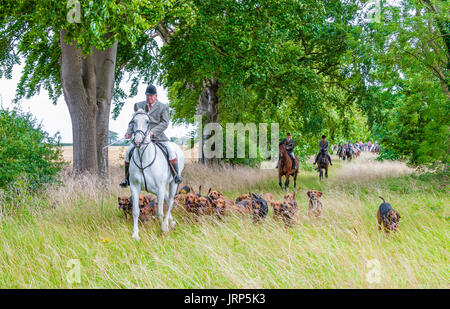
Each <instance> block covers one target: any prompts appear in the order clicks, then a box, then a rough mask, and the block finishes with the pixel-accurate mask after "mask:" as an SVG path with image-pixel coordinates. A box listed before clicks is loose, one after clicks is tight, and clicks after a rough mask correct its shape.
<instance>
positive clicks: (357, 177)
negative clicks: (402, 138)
mask: <svg viewBox="0 0 450 309" xmlns="http://www.w3.org/2000/svg"><path fill="white" fill-rule="evenodd" d="M375 159H376V155H374V154H372V153H370V152H363V153H361V155H360V156H359V157H358V158H356V159H353V160H352V161H351V162H346V164H344V165H343V167H342V168H341V169H340V170H339V171H338V172H337V174H336V179H337V180H340V181H356V182H363V181H369V180H376V179H383V178H393V177H401V176H406V175H410V174H413V173H414V169H413V168H410V167H408V166H407V165H406V163H404V162H400V161H376V160H375Z"/></svg>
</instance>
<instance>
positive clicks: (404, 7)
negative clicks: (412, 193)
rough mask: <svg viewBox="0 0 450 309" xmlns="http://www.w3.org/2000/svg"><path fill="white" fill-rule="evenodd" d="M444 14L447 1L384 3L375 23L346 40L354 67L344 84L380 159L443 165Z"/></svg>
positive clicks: (446, 98) (446, 147) (446, 131)
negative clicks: (365, 122) (378, 149)
mask: <svg viewBox="0 0 450 309" xmlns="http://www.w3.org/2000/svg"><path fill="white" fill-rule="evenodd" d="M448 12H450V7H449V2H448V1H427V0H408V1H402V2H401V3H400V4H399V5H393V4H388V3H385V5H384V8H383V12H382V20H381V23H364V22H363V23H360V30H361V31H359V32H357V33H354V37H353V38H352V39H351V42H352V44H353V50H354V51H355V53H354V56H353V57H355V58H356V63H357V64H358V66H356V67H355V66H353V70H350V72H351V79H350V80H349V81H350V83H351V85H353V88H355V89H359V91H356V95H357V97H358V103H359V106H360V107H361V109H362V110H363V111H364V112H365V114H366V115H367V118H368V124H369V127H370V129H371V131H372V136H373V137H374V138H375V139H378V140H379V141H380V143H381V145H382V153H381V156H380V158H387V159H398V158H406V159H407V160H409V162H410V163H411V164H414V165H420V164H429V163H435V162H439V161H440V162H444V163H446V162H448V153H449V151H450V143H449V142H450V127H449V122H448V119H449V117H450V94H449V77H448V73H449V69H450V67H449V66H450V44H449V40H448V38H449V35H450V31H449V30H450V28H449V22H448V20H449V18H448V17H449V16H448ZM357 85H358V86H357Z"/></svg>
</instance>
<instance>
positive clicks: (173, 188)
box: [164, 181, 178, 228]
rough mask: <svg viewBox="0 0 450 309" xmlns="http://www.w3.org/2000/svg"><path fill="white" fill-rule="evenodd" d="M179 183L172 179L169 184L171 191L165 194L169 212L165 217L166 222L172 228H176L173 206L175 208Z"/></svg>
mask: <svg viewBox="0 0 450 309" xmlns="http://www.w3.org/2000/svg"><path fill="white" fill-rule="evenodd" d="M177 188H178V185H177V184H176V183H175V181H172V182H171V184H170V185H169V193H168V194H167V192H166V194H165V196H166V204H167V213H166V218H165V220H164V221H165V224H166V225H167V226H169V227H171V228H175V225H176V223H175V220H174V219H173V218H172V208H173V199H174V196H175V194H176V193H177Z"/></svg>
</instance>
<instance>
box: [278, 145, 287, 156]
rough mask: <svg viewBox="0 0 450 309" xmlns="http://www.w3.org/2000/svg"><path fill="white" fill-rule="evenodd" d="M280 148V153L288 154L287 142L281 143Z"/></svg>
mask: <svg viewBox="0 0 450 309" xmlns="http://www.w3.org/2000/svg"><path fill="white" fill-rule="evenodd" d="M278 150H279V153H280V155H284V154H287V151H286V144H285V143H280V145H279V146H278Z"/></svg>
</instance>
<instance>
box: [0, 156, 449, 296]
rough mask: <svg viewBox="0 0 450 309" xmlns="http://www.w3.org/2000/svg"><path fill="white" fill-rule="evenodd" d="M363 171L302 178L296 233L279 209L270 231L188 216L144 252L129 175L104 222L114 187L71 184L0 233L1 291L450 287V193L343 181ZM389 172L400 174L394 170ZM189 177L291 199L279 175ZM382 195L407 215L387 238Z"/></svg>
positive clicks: (178, 215) (193, 173) (147, 232)
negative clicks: (372, 275)
mask: <svg viewBox="0 0 450 309" xmlns="http://www.w3.org/2000/svg"><path fill="white" fill-rule="evenodd" d="M357 160H359V159H357ZM361 161H362V162H363V160H361ZM373 163H377V164H378V162H373ZM353 164H358V162H354V163H353V162H352V163H347V162H345V163H344V162H338V161H335V165H334V166H333V167H332V168H331V169H330V178H329V179H328V180H327V181H322V182H320V181H319V180H318V174H317V173H316V172H307V171H302V172H301V173H300V175H299V179H298V182H299V185H300V187H301V189H300V192H299V193H298V197H297V202H298V204H299V211H300V218H299V223H298V224H297V225H295V226H294V227H292V228H285V227H284V225H283V224H281V222H278V221H276V220H274V219H273V218H272V211H270V212H269V215H268V217H267V218H266V220H265V221H264V222H262V223H261V224H254V223H253V222H252V220H251V219H250V218H245V217H229V218H226V219H225V220H224V221H222V222H220V221H217V220H215V219H213V218H210V219H208V220H204V221H203V223H201V224H193V223H191V222H189V221H185V220H184V215H183V212H182V211H180V209H176V211H175V214H174V216H175V219H176V220H177V222H178V227H177V229H176V230H174V231H172V232H171V233H170V234H168V235H166V236H161V234H160V228H159V225H158V223H156V222H149V223H148V224H146V225H143V226H142V228H141V232H140V235H141V238H142V241H141V242H139V243H137V242H135V241H133V240H132V239H131V231H132V223H131V221H125V220H124V218H123V216H122V213H121V212H120V211H119V210H118V209H117V205H116V202H117V195H119V194H129V191H128V190H123V189H120V188H119V187H118V186H117V184H118V183H119V181H120V180H121V178H122V170H121V169H120V168H119V167H113V168H112V169H111V183H108V184H107V187H106V192H107V193H106V195H105V204H104V209H103V215H101V213H100V208H99V201H100V198H101V188H102V182H101V181H100V180H99V179H95V178H94V177H92V176H89V175H83V176H77V177H72V176H70V174H67V175H65V177H66V178H65V185H64V186H62V187H60V188H53V189H49V195H50V198H51V199H53V201H54V202H56V203H57V204H58V206H57V207H56V208H50V209H48V210H47V211H43V212H39V213H36V214H35V215H33V216H30V217H20V218H19V217H6V218H4V220H3V221H2V222H1V223H0V247H1V248H2V250H0V287H2V288H5V287H12V288H14V287H20V288H24V287H26V288H44V287H46V288H86V287H101V288H137V287H147V288H364V287H367V288H436V287H441V288H448V282H449V279H450V278H449V273H450V272H449V263H448V260H449V253H448V243H449V227H448V216H449V213H448V205H449V204H450V203H449V202H450V199H449V195H448V187H447V186H443V187H442V186H441V187H439V186H437V184H438V183H439V181H440V180H438V179H434V178H431V179H426V180H423V179H420V178H418V177H415V176H413V175H409V176H403V177H398V178H397V177H391V176H386V177H378V178H377V179H370V178H369V179H367V178H365V179H366V180H367V181H363V182H360V181H357V182H356V181H352V180H351V178H349V179H346V181H342V178H340V177H339V176H338V175H339V174H340V173H341V170H342V169H343V170H344V171H345V170H346V169H347V168H349V167H348V166H351V165H353ZM361 164H362V163H361ZM364 164H365V163H364ZM364 164H362V165H364ZM368 164H371V162H368ZM380 164H381V166H378V168H382V169H384V170H385V171H389V168H386V165H384V164H390V163H389V162H384V163H380ZM184 177H185V179H186V182H188V183H190V184H192V185H193V186H198V185H200V184H202V186H204V187H205V188H207V187H209V186H211V187H214V188H218V189H220V190H223V191H224V193H225V194H226V195H227V196H228V197H234V196H236V195H237V194H238V193H245V192H248V191H257V192H259V191H265V192H266V191H271V192H273V193H274V195H275V199H278V200H280V199H282V197H283V195H284V194H285V192H284V191H282V190H280V189H279V188H278V180H277V177H276V171H275V170H266V171H259V170H250V169H247V168H236V169H231V168H227V169H225V170H220V169H219V170H212V169H205V168H204V167H202V166H198V165H195V164H194V165H189V166H188V167H187V168H186V173H185V174H184ZM309 189H317V190H320V191H322V192H323V196H322V198H321V200H322V203H323V205H324V209H323V215H322V219H319V220H316V219H310V218H309V217H307V215H306V214H307V205H308V199H307V196H306V192H307V191H308V190H309ZM380 193H382V194H383V196H384V197H385V198H386V200H388V201H389V202H390V203H392V205H393V206H394V208H395V209H397V210H398V211H399V212H400V213H401V215H402V219H401V223H400V231H399V232H398V233H397V234H395V235H394V234H391V235H386V234H384V233H383V232H379V231H378V229H377V225H376V210H377V207H378V205H379V204H380V202H381V200H379V198H378V197H377V195H378V194H380ZM73 259H75V260H78V261H79V262H80V264H81V280H80V282H73V283H70V282H68V281H67V279H66V277H67V274H68V272H69V271H70V269H71V268H70V267H68V264H67V263H68V261H70V260H73ZM374 259H376V260H378V261H379V263H380V264H379V265H380V267H381V268H380V276H379V281H378V282H372V283H371V282H370V281H368V274H369V272H370V271H371V270H372V269H371V267H370V264H368V261H369V260H374Z"/></svg>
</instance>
